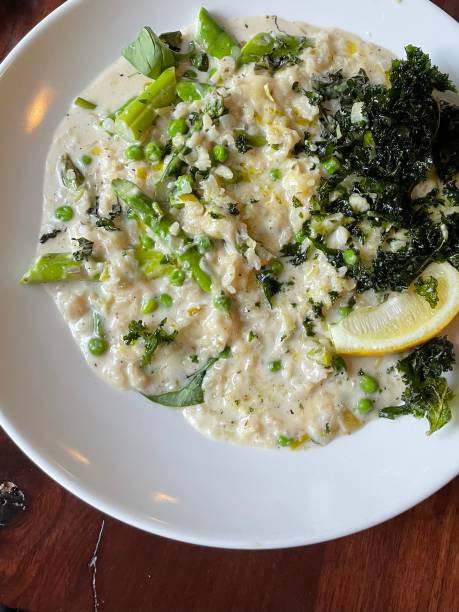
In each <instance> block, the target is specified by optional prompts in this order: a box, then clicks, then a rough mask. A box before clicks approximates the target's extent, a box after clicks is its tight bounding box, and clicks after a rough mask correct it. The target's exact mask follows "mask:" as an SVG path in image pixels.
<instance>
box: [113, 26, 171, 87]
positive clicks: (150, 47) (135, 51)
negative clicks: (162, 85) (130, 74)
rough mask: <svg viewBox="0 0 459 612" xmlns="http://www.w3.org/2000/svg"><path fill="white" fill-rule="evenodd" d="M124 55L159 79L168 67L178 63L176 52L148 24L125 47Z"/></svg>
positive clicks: (144, 72)
mask: <svg viewBox="0 0 459 612" xmlns="http://www.w3.org/2000/svg"><path fill="white" fill-rule="evenodd" d="M123 57H124V58H125V59H127V61H128V62H129V63H130V64H132V65H133V66H134V68H135V69H136V70H138V71H139V72H141V73H142V74H144V75H145V76H147V77H150V78H151V79H157V78H158V77H159V75H160V74H161V73H162V72H164V70H166V68H170V67H172V66H175V64H176V61H175V55H174V52H173V51H172V50H171V49H170V48H169V47H168V45H167V44H166V43H164V42H163V41H162V40H160V38H159V37H158V36H156V34H155V33H154V32H153V30H152V29H151V28H150V27H148V26H145V27H144V28H142V30H141V31H140V33H139V35H138V36H137V38H136V39H135V40H134V41H133V42H132V43H131V44H130V45H129V46H127V47H126V49H124V51H123Z"/></svg>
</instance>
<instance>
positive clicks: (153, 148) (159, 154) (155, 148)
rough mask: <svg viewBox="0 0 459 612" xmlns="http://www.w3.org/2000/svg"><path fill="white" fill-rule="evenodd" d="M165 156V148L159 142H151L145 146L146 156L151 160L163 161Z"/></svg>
mask: <svg viewBox="0 0 459 612" xmlns="http://www.w3.org/2000/svg"><path fill="white" fill-rule="evenodd" d="M163 156H164V148H163V147H162V146H161V145H160V144H159V143H158V142H149V143H148V144H147V146H146V147H145V157H146V158H147V159H148V160H149V161H151V162H158V161H161V160H162V158H163Z"/></svg>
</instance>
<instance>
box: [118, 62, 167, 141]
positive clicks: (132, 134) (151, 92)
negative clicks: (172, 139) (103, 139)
mask: <svg viewBox="0 0 459 612" xmlns="http://www.w3.org/2000/svg"><path fill="white" fill-rule="evenodd" d="M175 88H176V82H175V68H173V67H171V68H168V69H167V70H165V71H164V72H163V73H162V74H161V75H160V76H159V77H158V78H157V79H156V81H154V82H153V83H150V84H149V85H148V86H147V87H146V89H145V90H144V91H143V92H142V93H141V94H140V95H139V96H138V97H137V98H134V99H133V100H131V102H129V103H128V104H127V105H126V106H125V107H124V108H123V109H122V110H121V111H120V112H118V114H117V115H116V118H115V132H116V133H117V134H118V135H119V136H120V137H121V138H122V139H123V140H126V141H128V142H136V141H140V140H142V139H143V137H144V136H145V135H146V133H147V131H148V130H149V129H150V128H151V127H152V125H153V123H154V121H155V118H156V112H155V109H156V108H162V107H164V106H169V105H170V104H172V102H173V101H174V99H175V95H176V93H175Z"/></svg>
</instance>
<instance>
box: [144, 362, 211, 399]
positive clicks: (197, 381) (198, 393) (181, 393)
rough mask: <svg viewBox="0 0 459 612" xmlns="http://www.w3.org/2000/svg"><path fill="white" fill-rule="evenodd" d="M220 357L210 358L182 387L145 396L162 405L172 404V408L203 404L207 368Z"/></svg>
mask: <svg viewBox="0 0 459 612" xmlns="http://www.w3.org/2000/svg"><path fill="white" fill-rule="evenodd" d="M218 359H219V358H218V357H212V358H211V359H209V360H208V361H207V363H206V365H205V366H203V367H202V368H201V369H199V370H198V371H197V372H195V373H194V374H193V375H192V376H191V377H190V382H189V383H188V384H186V385H185V386H184V387H182V388H181V389H178V390H177V391H169V393H162V394H161V395H145V397H146V398H148V399H149V400H150V401H152V402H156V403H157V404H161V405H162V406H170V407H171V408H184V407H185V406H194V405H195V404H202V402H203V401H204V391H203V389H202V383H203V381H204V378H205V375H206V373H207V370H208V369H209V368H210V367H212V366H213V365H214V363H215V362H216V361H218Z"/></svg>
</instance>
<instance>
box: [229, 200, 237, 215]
mask: <svg viewBox="0 0 459 612" xmlns="http://www.w3.org/2000/svg"><path fill="white" fill-rule="evenodd" d="M228 212H229V214H230V215H233V216H237V215H238V214H239V208H238V207H237V204H235V203H234V202H230V203H229V204H228Z"/></svg>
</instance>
